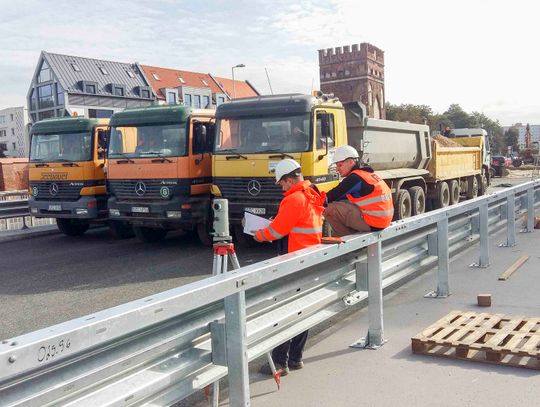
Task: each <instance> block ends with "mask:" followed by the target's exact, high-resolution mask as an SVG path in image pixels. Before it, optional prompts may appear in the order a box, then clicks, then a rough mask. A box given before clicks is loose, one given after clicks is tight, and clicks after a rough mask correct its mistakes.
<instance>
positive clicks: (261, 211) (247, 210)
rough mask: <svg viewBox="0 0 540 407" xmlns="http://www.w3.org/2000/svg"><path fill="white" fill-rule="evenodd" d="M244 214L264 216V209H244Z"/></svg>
mask: <svg viewBox="0 0 540 407" xmlns="http://www.w3.org/2000/svg"><path fill="white" fill-rule="evenodd" d="M244 210H245V211H246V212H249V213H252V214H254V215H265V214H266V208H244Z"/></svg>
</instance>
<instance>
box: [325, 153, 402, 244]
mask: <svg viewBox="0 0 540 407" xmlns="http://www.w3.org/2000/svg"><path fill="white" fill-rule="evenodd" d="M333 162H334V164H336V169H337V171H338V172H339V174H340V175H341V176H342V177H344V178H343V180H342V181H341V183H340V184H339V185H338V186H337V187H335V188H333V189H331V190H330V191H328V192H327V194H326V198H327V201H328V207H327V208H326V210H325V211H324V217H325V219H326V220H327V221H328V223H329V224H330V226H332V229H333V231H334V232H335V234H336V235H337V236H345V235H351V234H353V233H357V232H371V231H375V230H382V229H384V228H386V227H388V225H390V223H391V222H392V218H393V216H394V205H393V203H392V192H391V191H390V188H389V187H388V185H387V184H386V182H384V181H383V180H382V179H380V178H379V177H378V176H377V175H376V174H375V173H374V171H373V168H371V167H369V166H366V165H364V166H360V164H361V162H360V160H359V155H358V152H357V151H356V149H355V148H353V147H351V146H341V147H338V148H336V151H335V153H334V159H333Z"/></svg>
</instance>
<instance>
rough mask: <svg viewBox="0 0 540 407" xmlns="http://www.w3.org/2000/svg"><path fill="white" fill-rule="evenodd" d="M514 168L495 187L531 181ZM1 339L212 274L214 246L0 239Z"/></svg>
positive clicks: (99, 233) (192, 241) (191, 241)
mask: <svg viewBox="0 0 540 407" xmlns="http://www.w3.org/2000/svg"><path fill="white" fill-rule="evenodd" d="M526 175H528V174H518V173H517V172H514V171H513V172H512V173H511V175H510V176H509V177H505V178H495V179H494V180H493V186H492V187H491V188H490V189H489V190H488V193H489V192H494V191H496V190H498V189H500V188H504V187H508V186H510V185H516V184H519V183H523V182H526V181H529V180H530V178H523V177H524V176H526ZM0 253H1V257H0V321H1V322H0V340H2V339H7V338H11V337H13V336H18V335H21V334H23V333H27V332H31V331H34V330H36V329H40V328H44V327H47V326H49V325H53V324H56V323H60V322H64V321H67V320H69V319H73V318H76V317H80V316H83V315H87V314H90V313H93V312H96V311H99V310H103V309H106V308H110V307H113V306H115V305H119V304H122V303H125V302H128V301H132V300H135V299H138V298H142V297H146V296H149V295H153V294H155V293H158V292H161V291H165V290H168V289H171V288H175V287H178V286H181V285H185V284H188V283H190V282H193V281H195V280H200V279H203V278H205V277H209V276H210V275H211V273H212V261H213V254H212V250H211V249H210V248H207V247H203V246H202V245H201V244H200V243H199V242H198V240H197V239H196V238H194V237H191V236H186V235H182V234H180V233H178V234H176V235H174V234H173V235H171V236H170V237H168V238H167V239H166V240H165V241H163V242H160V243H155V244H146V243H141V242H139V241H138V240H137V239H127V240H115V239H114V238H112V237H111V236H110V235H109V233H108V231H107V230H106V229H93V230H90V231H89V232H87V233H86V234H85V235H84V236H81V237H79V238H70V237H66V236H63V235H61V234H54V235H48V236H42V237H35V238H29V239H25V240H17V241H13V242H10V241H5V242H0ZM275 254H276V249H275V246H273V245H269V244H265V245H258V246H257V247H255V248H250V249H238V257H239V260H240V264H241V265H246V264H251V263H253V262H257V261H261V260H264V259H267V258H270V257H273V256H275Z"/></svg>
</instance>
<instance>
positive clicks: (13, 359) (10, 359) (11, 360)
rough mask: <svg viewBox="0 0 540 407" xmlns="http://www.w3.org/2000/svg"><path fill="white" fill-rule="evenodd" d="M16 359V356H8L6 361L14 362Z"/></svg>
mask: <svg viewBox="0 0 540 407" xmlns="http://www.w3.org/2000/svg"><path fill="white" fill-rule="evenodd" d="M16 360H17V358H16V357H15V356H10V357H9V359H8V362H9V363H15V361H16Z"/></svg>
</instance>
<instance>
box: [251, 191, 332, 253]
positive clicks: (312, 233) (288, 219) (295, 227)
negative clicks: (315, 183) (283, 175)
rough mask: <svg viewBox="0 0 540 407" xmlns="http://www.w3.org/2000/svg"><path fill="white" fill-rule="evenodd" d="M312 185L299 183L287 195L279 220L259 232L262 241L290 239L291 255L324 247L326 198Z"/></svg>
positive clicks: (277, 218)
mask: <svg viewBox="0 0 540 407" xmlns="http://www.w3.org/2000/svg"><path fill="white" fill-rule="evenodd" d="M311 185H312V184H311V181H303V182H299V183H297V184H295V185H294V186H293V187H292V188H291V189H289V190H288V191H287V192H285V193H284V194H283V195H284V198H283V200H282V201H281V203H280V204H279V211H278V214H277V215H276V217H275V219H274V220H273V221H272V223H271V224H270V225H268V226H267V227H266V228H264V229H261V230H259V231H257V233H256V237H257V239H258V240H260V241H273V240H277V239H281V238H283V237H285V236H288V248H287V249H288V253H290V252H294V251H296V250H300V249H303V248H305V247H309V246H313V245H316V244H319V243H321V238H322V223H323V222H322V213H323V211H324V206H323V204H324V198H323V197H322V195H321V194H320V193H319V192H318V191H317V190H315V189H313V188H311Z"/></svg>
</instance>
